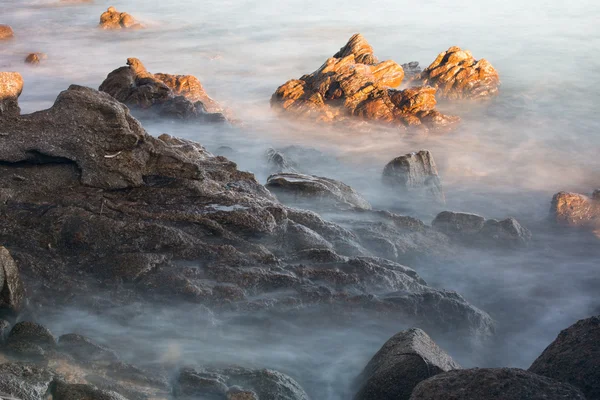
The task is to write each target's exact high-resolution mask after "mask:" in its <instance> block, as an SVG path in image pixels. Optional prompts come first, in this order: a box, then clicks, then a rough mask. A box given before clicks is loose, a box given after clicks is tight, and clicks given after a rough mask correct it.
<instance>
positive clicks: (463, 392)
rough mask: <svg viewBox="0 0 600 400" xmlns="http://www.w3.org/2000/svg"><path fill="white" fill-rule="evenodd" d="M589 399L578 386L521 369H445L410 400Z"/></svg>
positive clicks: (420, 384) (423, 383)
mask: <svg viewBox="0 0 600 400" xmlns="http://www.w3.org/2000/svg"><path fill="white" fill-rule="evenodd" d="M447 399H453V400H482V399H485V400H523V399H528V400H565V399H569V400H585V397H584V396H583V394H582V393H581V392H580V391H579V390H578V389H576V388H575V387H573V386H571V385H568V384H565V383H561V382H558V381H555V380H552V379H549V378H546V377H543V376H539V375H536V374H534V373H531V372H528V371H524V370H521V369H517V368H474V369H463V370H454V371H449V372H444V373H442V374H439V375H435V376H434V377H432V378H429V379H427V380H425V381H423V382H421V383H419V385H417V387H416V388H415V390H414V391H413V393H412V395H411V396H410V400H447Z"/></svg>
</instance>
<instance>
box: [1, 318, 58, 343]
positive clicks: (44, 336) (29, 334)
mask: <svg viewBox="0 0 600 400" xmlns="http://www.w3.org/2000/svg"><path fill="white" fill-rule="evenodd" d="M6 343H7V345H11V344H13V343H31V344H35V345H38V346H40V347H41V348H43V349H53V348H54V347H55V346H56V339H55V338H54V335H52V332H50V331H49V330H48V328H46V327H44V326H42V325H40V324H36V323H35V322H30V321H22V322H18V323H16V324H15V326H13V328H12V329H11V331H10V333H9V334H8V338H7V340H6Z"/></svg>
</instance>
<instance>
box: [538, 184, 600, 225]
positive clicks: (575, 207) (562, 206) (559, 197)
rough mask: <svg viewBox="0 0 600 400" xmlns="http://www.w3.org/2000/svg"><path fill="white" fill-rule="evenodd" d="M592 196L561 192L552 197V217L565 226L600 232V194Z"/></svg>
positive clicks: (595, 193)
mask: <svg viewBox="0 0 600 400" xmlns="http://www.w3.org/2000/svg"><path fill="white" fill-rule="evenodd" d="M598 193H599V192H598V191H597V190H596V191H595V192H594V193H593V194H592V196H591V197H588V196H585V195H583V194H578V193H568V192H559V193H557V194H555V195H554V197H553V198H552V204H551V206H550V218H551V219H552V220H554V221H556V223H557V224H559V225H563V226H572V227H581V228H585V229H591V230H595V231H597V232H599V233H600V194H598Z"/></svg>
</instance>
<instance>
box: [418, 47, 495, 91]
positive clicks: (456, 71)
mask: <svg viewBox="0 0 600 400" xmlns="http://www.w3.org/2000/svg"><path fill="white" fill-rule="evenodd" d="M420 78H421V80H422V83H423V84H424V85H430V86H433V87H435V88H436V89H437V93H436V94H437V96H439V97H441V98H446V99H449V100H456V99H482V98H486V97H491V96H495V95H497V94H498V87H499V86H500V78H499V76H498V72H497V71H496V70H495V69H494V67H492V64H490V63H489V62H488V61H487V60H485V59H483V58H482V59H481V60H475V59H474V58H473V55H472V54H471V52H470V51H469V50H462V49H461V48H460V47H456V46H455V47H450V48H449V49H448V50H446V51H445V52H442V53H440V54H439V55H438V56H437V58H436V59H435V61H433V62H432V63H431V65H429V66H428V67H427V68H425V70H424V71H423V72H422V73H421V76H420Z"/></svg>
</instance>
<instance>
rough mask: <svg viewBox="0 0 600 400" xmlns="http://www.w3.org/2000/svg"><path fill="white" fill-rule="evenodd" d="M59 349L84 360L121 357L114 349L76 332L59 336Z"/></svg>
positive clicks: (106, 359)
mask: <svg viewBox="0 0 600 400" xmlns="http://www.w3.org/2000/svg"><path fill="white" fill-rule="evenodd" d="M58 349H59V350H60V351H62V352H64V353H67V354H69V355H70V356H72V357H73V358H74V359H76V360H78V361H82V362H98V361H105V362H111V361H117V360H118V359H119V357H118V356H117V354H116V353H115V352H114V351H113V350H111V349H109V348H107V347H105V346H102V345H99V344H97V343H95V342H94V341H93V340H91V339H90V338H87V337H85V336H82V335H78V334H75V333H69V334H66V335H62V336H61V337H59V338H58Z"/></svg>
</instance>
